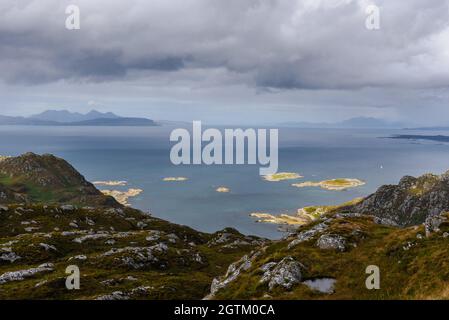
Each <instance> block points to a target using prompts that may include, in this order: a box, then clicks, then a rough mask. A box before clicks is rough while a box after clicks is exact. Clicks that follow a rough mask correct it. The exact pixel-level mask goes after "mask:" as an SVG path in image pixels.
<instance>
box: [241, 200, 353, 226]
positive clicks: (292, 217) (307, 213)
mask: <svg viewBox="0 0 449 320" xmlns="http://www.w3.org/2000/svg"><path fill="white" fill-rule="evenodd" d="M361 201H362V198H355V199H353V200H351V201H349V202H345V203H343V204H340V205H335V206H332V205H330V206H308V207H303V208H299V209H298V210H297V211H296V214H288V213H282V214H271V213H262V212H254V213H251V214H250V216H251V217H254V218H258V220H257V221H256V222H263V223H273V224H284V225H293V226H303V225H307V224H309V223H311V222H313V221H315V220H317V219H319V218H320V217H322V216H323V215H325V214H328V213H331V212H336V211H338V210H339V209H341V208H345V207H348V206H351V205H355V204H357V203H360V202H361Z"/></svg>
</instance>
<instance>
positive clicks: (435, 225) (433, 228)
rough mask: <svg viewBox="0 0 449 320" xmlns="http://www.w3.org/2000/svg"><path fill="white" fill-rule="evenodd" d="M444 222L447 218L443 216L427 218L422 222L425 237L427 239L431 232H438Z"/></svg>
mask: <svg viewBox="0 0 449 320" xmlns="http://www.w3.org/2000/svg"><path fill="white" fill-rule="evenodd" d="M446 220H447V218H446V217H445V216H443V215H436V216H430V217H427V219H426V221H425V222H424V226H425V230H426V237H429V236H430V235H431V234H432V233H433V232H439V231H440V226H441V224H442V223H443V222H445V221H446Z"/></svg>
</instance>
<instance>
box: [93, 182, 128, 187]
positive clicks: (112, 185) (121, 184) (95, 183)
mask: <svg viewBox="0 0 449 320" xmlns="http://www.w3.org/2000/svg"><path fill="white" fill-rule="evenodd" d="M92 183H93V184H94V185H97V186H110V187H117V186H120V187H124V186H126V185H127V184H128V181H94V182H92Z"/></svg>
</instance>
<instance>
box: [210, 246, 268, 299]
mask: <svg viewBox="0 0 449 320" xmlns="http://www.w3.org/2000/svg"><path fill="white" fill-rule="evenodd" d="M260 254H261V253H260V252H259V251H256V252H253V253H251V255H245V256H243V257H242V258H241V259H240V260H239V261H237V262H234V263H233V264H231V265H230V266H229V267H228V270H227V272H226V274H225V275H224V276H223V277H219V278H215V279H214V280H213V281H212V285H211V288H210V294H209V295H208V296H207V297H206V299H208V298H212V297H213V296H214V295H215V294H216V293H217V292H218V291H219V290H221V289H223V288H225V287H227V286H228V285H229V284H230V283H231V282H233V281H234V280H236V279H237V278H238V277H239V275H240V274H241V273H242V271H247V270H249V269H250V268H251V266H252V261H253V260H254V259H256V258H257V257H258V256H259V255H260Z"/></svg>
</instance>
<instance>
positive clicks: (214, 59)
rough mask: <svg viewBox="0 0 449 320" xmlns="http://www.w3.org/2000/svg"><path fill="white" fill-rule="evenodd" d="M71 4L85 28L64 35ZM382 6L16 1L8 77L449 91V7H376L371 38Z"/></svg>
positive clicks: (8, 22)
mask: <svg viewBox="0 0 449 320" xmlns="http://www.w3.org/2000/svg"><path fill="white" fill-rule="evenodd" d="M71 3H74V4H77V5H78V6H79V7H80V9H81V30H77V31H68V30H66V29H65V28H64V22H65V18H66V15H65V13H64V11H65V7H66V6H67V5H68V4H71ZM370 3H371V2H370V1H365V0H302V1H299V0H297V1H294V0H226V1H225V0H179V1H174V0H172V1H168V0H151V1H147V0H128V1H118V0H117V1H112V0H96V1H91V0H79V1H76V0H73V1H61V0H20V1H13V0H6V1H2V2H1V4H0V69H1V70H2V72H1V73H0V77H1V79H2V80H3V81H5V82H7V83H27V84H39V83H46V82H53V81H58V80H62V79H63V80H69V81H77V82H78V81H109V80H116V79H127V78H130V77H133V78H134V77H139V76H151V75H152V74H158V75H160V74H161V73H162V74H164V73H171V75H170V76H168V77H169V78H176V76H173V73H174V74H175V75H176V74H178V73H179V75H180V77H183V79H186V78H187V79H188V81H192V82H195V81H196V80H195V74H196V72H197V71H196V70H205V69H206V70H212V69H219V70H222V69H224V70H226V72H227V73H228V76H227V77H225V78H226V79H227V81H230V80H229V78H231V79H235V81H243V82H245V83H246V84H248V85H251V86H258V87H263V88H287V89H289V88H300V89H357V88H361V87H381V88H382V87H388V88H392V87H393V88H395V87H396V88H420V89H423V88H442V87H447V86H449V41H448V40H449V26H448V21H449V2H448V1H441V0H427V1H422V0H407V1H396V0H395V1H392V0H378V1H375V3H376V4H377V5H379V6H380V7H381V29H380V30H378V31H369V30H367V29H366V28H365V19H366V14H365V9H366V6H367V5H368V4H370ZM189 74H191V75H189ZM217 81H220V79H217ZM231 81H232V80H231Z"/></svg>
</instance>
